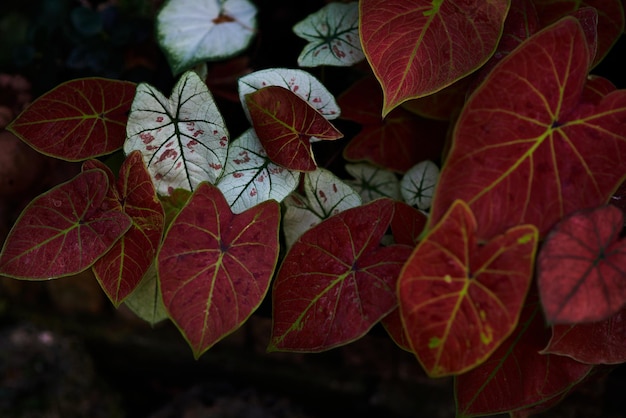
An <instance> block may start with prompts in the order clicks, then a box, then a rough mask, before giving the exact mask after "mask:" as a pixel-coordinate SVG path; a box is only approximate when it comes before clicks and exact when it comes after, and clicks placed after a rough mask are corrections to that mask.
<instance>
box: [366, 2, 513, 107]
mask: <svg viewBox="0 0 626 418" xmlns="http://www.w3.org/2000/svg"><path fill="white" fill-rule="evenodd" d="M508 7H509V2H508V1H506V0H497V1H492V2H484V1H472V2H469V3H463V4H462V5H461V4H459V3H456V2H449V1H443V0H437V1H431V0H412V1H408V0H365V1H361V2H359V30H360V33H361V40H362V44H363V52H365V55H366V57H367V60H368V61H369V63H370V65H371V66H372V68H373V70H374V73H375V74H376V78H378V80H379V81H380V83H381V85H382V87H383V90H384V92H385V100H384V105H383V115H386V114H388V113H389V112H390V111H391V109H393V108H394V107H396V106H397V105H399V104H400V103H402V102H404V101H406V100H408V99H414V98H417V97H421V96H426V95H428V94H431V93H434V92H436V91H438V90H441V89H442V88H444V87H446V86H449V85H450V84H452V83H453V82H455V81H456V80H458V79H460V78H461V77H463V76H465V75H467V74H469V73H471V72H472V71H474V70H475V69H477V68H478V67H479V66H480V65H482V64H483V63H484V62H485V61H487V59H488V58H489V57H490V56H491V54H492V53H493V51H494V49H495V47H496V45H497V43H498V40H499V38H500V35H501V31H502V25H503V23H504V19H505V17H506V14H507V11H508Z"/></svg>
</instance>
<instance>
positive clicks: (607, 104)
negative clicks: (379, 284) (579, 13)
mask: <svg viewBox="0 0 626 418" xmlns="http://www.w3.org/2000/svg"><path fill="white" fill-rule="evenodd" d="M588 68H589V56H588V51H587V48H586V47H585V36H584V33H583V31H582V29H581V28H580V25H579V23H578V22H577V21H576V20H575V19H574V18H571V17H568V18H565V19H563V20H561V21H559V22H557V23H556V24H554V25H553V26H550V27H549V28H546V29H544V30H542V31H540V32H538V33H537V34H535V35H533V36H532V37H530V38H529V39H527V40H526V41H525V42H524V43H522V45H520V46H519V47H518V48H516V49H515V50H514V51H513V52H512V53H511V54H510V55H509V56H508V57H506V58H504V59H503V60H502V61H501V62H500V63H499V64H498V65H497V66H496V67H495V68H494V69H493V71H492V72H491V73H490V75H489V77H488V79H486V80H485V82H484V83H483V84H481V86H480V87H479V88H478V89H477V90H476V91H475V92H474V94H473V95H472V96H471V97H470V99H469V100H468V103H467V105H466V106H465V107H464V110H463V112H462V114H461V115H460V117H459V120H458V122H457V125H456V128H455V134H454V138H453V145H452V149H451V151H450V154H449V156H448V158H447V160H446V163H445V164H444V167H443V169H442V172H441V176H440V179H439V184H438V186H437V194H436V195H435V200H434V202H433V208H432V211H431V221H432V222H437V221H438V220H439V219H440V218H441V216H442V215H443V213H445V211H446V210H447V209H448V208H449V207H450V205H451V204H452V202H453V201H454V200H455V199H461V200H464V201H466V202H468V203H469V205H470V207H471V208H472V211H473V212H474V215H475V216H476V218H477V221H478V227H479V231H478V236H479V238H481V239H489V238H490V237H492V236H494V235H497V234H499V233H502V232H503V231H505V230H506V229H508V228H509V227H511V226H513V225H519V224H523V223H532V224H534V225H536V226H537V227H538V229H539V231H540V235H541V236H543V235H545V233H547V231H548V230H549V229H550V228H551V227H552V226H553V225H554V223H555V222H557V221H558V220H559V219H561V218H562V217H563V216H565V215H566V214H568V213H571V212H573V211H575V210H578V209H581V208H585V207H594V206H599V205H601V204H603V203H604V202H606V201H607V200H608V199H609V197H610V196H611V193H612V192H613V190H615V189H616V188H617V186H618V185H619V183H620V181H621V179H622V178H623V176H624V174H626V168H625V167H624V164H623V161H625V160H626V132H625V131H624V123H623V120H624V118H626V91H624V90H618V91H614V92H612V93H610V94H607V95H606V96H605V97H604V98H602V99H601V100H599V101H598V102H597V103H596V102H585V101H581V97H582V98H584V96H583V95H582V92H583V91H584V90H583V88H584V84H585V80H586V75H587V71H588ZM513 74H514V75H513ZM495 206H497V210H495V209H494V208H495Z"/></svg>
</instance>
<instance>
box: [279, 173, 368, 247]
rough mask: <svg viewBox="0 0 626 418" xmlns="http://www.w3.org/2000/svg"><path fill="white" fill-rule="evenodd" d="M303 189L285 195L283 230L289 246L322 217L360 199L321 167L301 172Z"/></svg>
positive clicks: (352, 190)
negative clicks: (301, 193)
mask: <svg viewBox="0 0 626 418" xmlns="http://www.w3.org/2000/svg"><path fill="white" fill-rule="evenodd" d="M304 193H305V196H300V195H299V194H298V193H292V194H291V195H289V196H288V197H287V199H285V208H286V209H285V216H284V218H283V232H284V233H285V241H286V243H287V246H288V247H291V245H292V244H293V243H294V242H295V241H296V240H297V239H298V237H299V236H300V235H302V234H303V233H304V232H305V231H307V230H308V229H310V228H311V227H313V226H315V225H317V224H318V223H320V222H321V221H323V220H324V219H327V218H329V217H331V216H333V215H336V214H338V213H339V212H342V211H344V210H346V209H350V208H354V207H357V206H360V205H361V203H362V201H361V197H360V196H359V194H358V193H357V192H355V191H354V189H352V188H351V187H350V186H348V185H347V184H345V183H344V182H342V181H341V180H340V179H339V178H338V177H337V176H335V175H334V174H333V173H331V172H330V171H328V170H326V169H324V168H318V169H317V170H315V171H313V172H311V173H306V174H305V175H304Z"/></svg>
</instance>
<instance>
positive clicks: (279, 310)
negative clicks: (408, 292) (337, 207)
mask: <svg viewBox="0 0 626 418" xmlns="http://www.w3.org/2000/svg"><path fill="white" fill-rule="evenodd" d="M393 211H394V204H393V201H392V200H390V199H379V200H376V201H374V202H371V203H369V204H367V205H364V206H359V207H357V208H353V209H348V210H346V211H344V212H341V213H339V214H337V215H335V216H332V217H330V218H328V219H326V220H325V221H323V222H322V223H320V224H319V225H316V226H315V227H314V228H312V229H310V230H308V231H307V232H305V233H304V235H302V236H301V237H300V238H299V239H298V241H296V243H295V244H294V245H293V246H292V247H291V249H290V250H289V252H288V253H287V255H286V256H285V259H284V261H283V263H282V265H281V268H280V270H279V272H278V275H277V277H276V281H275V282H274V285H273V289H272V303H273V324H272V337H271V341H270V345H269V347H268V350H269V351H276V350H285V351H309V352H315V351H323V350H328V349H330V348H333V347H336V346H339V345H343V344H347V343H349V342H351V341H354V340H356V339H358V338H360V337H361V336H363V335H364V334H365V333H366V332H367V331H368V330H369V329H370V328H371V327H372V326H373V325H374V324H375V323H376V322H378V321H379V320H380V319H381V318H382V317H383V316H385V315H386V314H388V313H389V312H390V311H391V310H393V309H394V308H395V307H396V296H395V284H396V280H397V277H398V273H399V272H400V269H401V267H402V265H403V264H404V262H405V261H406V259H407V257H408V256H409V254H410V252H411V247H408V246H405V245H393V246H390V247H381V246H380V240H381V238H382V237H383V234H384V233H385V231H386V230H387V228H388V227H389V223H390V222H391V218H392V216H393Z"/></svg>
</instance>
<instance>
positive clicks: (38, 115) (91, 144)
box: [8, 78, 135, 161]
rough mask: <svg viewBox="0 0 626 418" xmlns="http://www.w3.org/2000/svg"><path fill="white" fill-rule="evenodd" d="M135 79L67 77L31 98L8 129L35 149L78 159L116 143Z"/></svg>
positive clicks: (118, 143)
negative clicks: (132, 80)
mask: <svg viewBox="0 0 626 418" xmlns="http://www.w3.org/2000/svg"><path fill="white" fill-rule="evenodd" d="M134 94H135V84H134V83H131V82H127V81H117V80H108V79H103V78H83V79H77V80H72V81H68V82H66V83H63V84H61V85H60V86H58V87H56V88H55V89H53V90H51V91H49V92H48V93H46V94H44V95H43V96H41V97H40V98H38V99H37V100H35V101H34V102H33V103H32V104H31V105H30V106H29V107H28V108H27V109H26V110H24V112H22V114H20V115H19V116H18V117H17V119H15V120H14V121H13V123H11V125H10V126H9V128H8V129H9V130H11V131H12V132H13V133H15V134H16V135H18V136H19V137H20V138H22V139H23V140H24V141H25V142H27V143H28V144H29V145H30V146H32V147H33V148H35V149H36V150H38V151H40V152H42V153H44V154H47V155H51V156H53V157H57V158H61V159H64V160H69V161H80V160H86V159H88V158H92V157H96V156H99V155H104V154H109V153H111V152H113V151H115V150H117V149H120V148H121V147H122V145H123V144H124V140H125V139H126V121H127V119H128V112H129V111H130V106H131V103H132V101H133V97H134Z"/></svg>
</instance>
